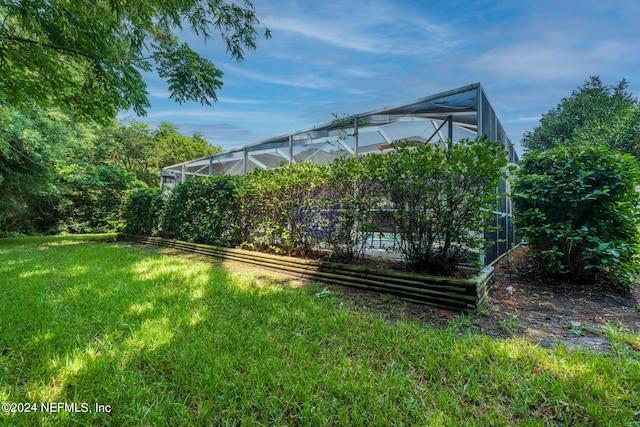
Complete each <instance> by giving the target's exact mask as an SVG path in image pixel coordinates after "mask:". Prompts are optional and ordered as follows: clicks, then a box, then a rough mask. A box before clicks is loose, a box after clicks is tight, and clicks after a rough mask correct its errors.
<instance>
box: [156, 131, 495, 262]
mask: <svg viewBox="0 0 640 427" xmlns="http://www.w3.org/2000/svg"><path fill="white" fill-rule="evenodd" d="M506 166H507V160H506V154H505V151H504V147H503V146H502V145H501V144H500V143H498V142H489V141H488V140H487V138H486V137H483V138H477V139H476V140H474V141H468V140H463V141H460V142H458V143H455V144H451V146H450V147H446V148H445V147H443V146H441V145H429V144H427V145H424V144H409V143H403V144H398V145H396V146H395V147H394V149H393V150H391V151H390V152H388V153H385V154H384V155H368V156H365V157H363V158H355V157H341V158H338V159H336V160H335V161H334V162H333V163H331V164H330V165H328V166H327V165H317V164H313V163H311V162H303V163H294V164H288V165H285V166H283V167H281V168H280V169H269V170H254V171H252V172H251V173H249V174H247V175H246V176H244V177H241V178H238V179H237V181H235V180H232V178H229V177H227V178H224V177H217V178H210V179H209V180H208V181H207V180H206V179H205V180H204V181H202V180H200V179H193V180H188V181H186V182H185V183H182V184H179V185H178V186H176V187H175V188H174V190H173V193H172V195H171V197H170V199H169V202H168V204H167V207H166V211H165V213H164V217H163V218H164V219H163V228H164V230H163V232H164V233H165V234H166V235H167V236H168V237H172V238H177V239H183V240H188V241H199V242H207V243H214V244H217V245H221V246H235V245H237V244H238V243H240V244H241V245H243V246H245V247H250V248H257V249H269V250H272V251H275V252H281V253H287V254H303V255H304V254H307V253H309V251H311V250H312V249H317V248H321V249H324V248H326V249H330V250H331V251H332V256H333V257H334V258H336V259H339V260H343V261H349V260H351V259H353V258H354V257H357V256H361V255H363V254H364V251H365V249H366V243H367V239H368V238H369V237H370V235H371V233H373V232H376V231H380V230H381V229H382V228H381V226H383V225H386V226H387V227H391V228H392V229H393V231H394V232H395V231H396V230H397V231H398V232H399V233H400V234H401V236H402V242H403V243H402V244H403V246H402V248H401V249H402V251H403V254H404V256H405V260H406V261H407V263H408V266H409V267H410V268H411V269H414V270H420V271H428V272H431V273H442V274H449V273H451V271H452V270H453V269H454V268H455V266H456V265H457V264H458V263H460V262H461V261H465V260H467V259H468V255H472V256H473V254H475V255H477V252H478V251H480V250H482V249H484V239H483V235H482V232H483V231H484V229H485V225H484V223H485V220H486V219H487V217H488V214H489V213H490V212H491V211H492V210H493V209H492V208H493V206H494V204H495V202H496V199H497V197H498V196H497V194H496V187H497V186H498V184H499V182H500V179H501V178H502V177H504V173H505V167H506ZM212 180H216V181H212ZM225 180H226V181H225ZM214 182H215V183H220V185H221V187H217V185H218V184H213V183H214ZM223 182H224V185H223V184H222V183H223ZM231 182H233V185H231V186H230V187H227V186H226V185H228V184H229V183H231ZM221 189H224V190H223V194H222V195H220V193H219V192H220V191H221ZM216 209H220V211H219V212H218V211H216ZM222 212H225V214H224V215H223V216H225V218H227V221H228V222H225V221H224V220H223V218H222V217H221V215H222V214H221V213H222ZM233 218H235V221H236V222H235V224H236V226H237V227H236V228H234V229H233V230H230V229H228V227H229V226H230V225H229V224H232V223H233V220H232V219H233ZM207 227H210V228H209V229H207ZM225 230H226V231H225ZM236 232H237V233H236ZM225 236H227V238H226V240H225Z"/></svg>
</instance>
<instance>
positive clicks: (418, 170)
mask: <svg viewBox="0 0 640 427" xmlns="http://www.w3.org/2000/svg"><path fill="white" fill-rule="evenodd" d="M506 166H507V159H506V152H505V150H504V147H503V146H502V145H501V144H500V143H498V142H492V141H488V140H487V138H486V137H481V138H477V139H475V140H473V141H469V140H462V141H460V142H457V143H454V144H451V146H450V147H444V146H442V145H431V144H428V145H424V144H408V143H407V144H399V145H397V146H396V147H395V148H394V150H393V151H391V152H390V153H388V154H386V155H384V156H375V157H372V171H371V172H370V173H372V177H375V178H374V179H378V180H379V181H380V185H381V186H380V191H381V192H382V195H383V197H384V199H386V200H387V203H388V208H389V209H386V210H385V211H384V212H386V214H387V215H388V216H389V221H390V222H391V223H393V224H395V225H396V226H397V228H398V230H399V232H400V233H401V234H402V240H403V247H402V251H403V253H404V256H405V260H406V262H407V263H408V264H409V265H410V266H411V267H412V268H413V269H414V270H419V271H428V272H433V273H445V274H446V273H450V272H451V270H452V269H453V268H455V266H456V264H458V263H459V262H460V261H461V260H462V259H463V258H465V257H466V255H468V254H469V253H470V252H472V251H474V250H475V251H477V250H481V249H483V248H484V238H483V236H482V234H481V233H480V231H482V230H483V229H484V228H485V227H484V223H485V221H486V219H487V214H488V213H489V212H490V211H492V210H493V209H492V208H493V206H494V205H495V202H496V200H497V197H498V196H497V194H496V187H498V185H499V182H500V178H501V177H503V176H504V171H505V167H506ZM381 207H384V206H381Z"/></svg>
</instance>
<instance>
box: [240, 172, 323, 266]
mask: <svg viewBox="0 0 640 427" xmlns="http://www.w3.org/2000/svg"><path fill="white" fill-rule="evenodd" d="M327 174H328V166H326V165H315V164H312V163H310V162H302V163H294V164H289V165H286V166H284V167H282V168H280V169H270V170H256V171H253V172H251V173H249V174H248V175H247V176H245V177H244V178H243V180H242V186H241V187H240V192H239V194H240V204H241V205H242V214H243V232H242V235H243V240H244V242H243V243H244V244H245V245H246V246H249V247H252V246H253V247H255V246H258V247H260V246H268V247H269V248H270V249H272V250H275V251H277V252H285V253H300V254H304V253H306V252H308V251H309V249H310V248H312V247H313V246H314V245H315V244H316V243H317V242H318V238H319V235H318V233H316V232H315V230H316V229H317V227H318V224H317V223H316V222H315V221H316V219H317V217H316V216H315V213H316V212H317V209H318V208H319V207H320V206H321V204H322V196H321V194H322V189H323V188H324V187H325V185H326V180H327Z"/></svg>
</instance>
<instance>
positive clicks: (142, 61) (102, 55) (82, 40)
mask: <svg viewBox="0 0 640 427" xmlns="http://www.w3.org/2000/svg"><path fill="white" fill-rule="evenodd" d="M257 25H259V20H258V18H257V17H256V15H255V10H254V6H253V4H252V3H251V2H250V1H249V0H243V1H241V2H234V1H228V2H227V1H224V0H215V1H211V0H180V1H177V0H170V1H153V2H138V1H136V2H122V1H117V0H94V1H61V0H51V1H45V0H23V1H13V0H0V75H1V76H2V77H1V78H0V96H1V97H2V98H4V99H8V100H10V102H11V104H12V105H13V106H24V105H27V104H28V103H30V102H35V103H37V104H38V105H40V106H44V107H50V106H59V107H64V108H67V109H69V110H70V111H74V112H75V113H76V114H77V115H78V116H79V117H81V118H85V119H91V120H97V121H101V122H103V123H104V122H108V121H109V120H110V119H112V118H114V117H115V114H116V113H117V111H119V110H128V109H133V110H134V111H135V112H136V113H137V114H144V112H145V109H146V108H147V107H148V106H149V101H148V98H147V91H146V85H145V83H144V81H143V78H142V74H141V73H142V72H149V71H152V70H153V69H154V68H155V71H156V72H157V74H158V75H159V76H160V77H161V78H163V79H165V80H166V81H167V83H168V86H169V91H170V94H171V95H170V97H171V98H172V99H174V100H175V101H177V102H180V103H182V102H185V101H189V100H193V101H198V102H201V103H202V104H205V105H210V104H211V102H215V101H216V100H217V97H216V91H217V90H218V89H219V88H220V87H221V86H222V81H221V80H220V78H221V77H222V71H220V70H219V69H218V68H217V67H216V66H215V65H214V64H213V63H212V62H211V61H209V60H208V59H205V58H202V57H201V56H200V55H198V54H197V53H196V52H194V51H193V50H192V49H191V48H190V47H189V46H188V45H187V44H185V43H180V41H179V39H178V37H176V36H175V33H178V32H181V31H183V30H189V31H190V32H191V33H193V34H195V35H196V36H197V37H198V38H200V39H202V40H204V41H205V42H206V41H209V40H211V39H213V37H214V34H213V33H214V32H215V33H217V35H218V36H219V37H220V39H221V40H222V41H223V42H224V43H225V44H226V47H227V52H228V53H229V55H230V56H231V57H232V58H234V59H236V60H242V59H243V58H244V55H245V50H254V49H255V48H256V36H257V31H256V29H255V28H256V26H257ZM265 36H266V37H269V32H268V30H265Z"/></svg>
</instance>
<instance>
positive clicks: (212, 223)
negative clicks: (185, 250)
mask: <svg viewBox="0 0 640 427" xmlns="http://www.w3.org/2000/svg"><path fill="white" fill-rule="evenodd" d="M237 186H238V182H237V178H235V177H231V176H228V175H222V176H211V177H206V178H201V179H191V180H188V181H185V182H183V183H181V184H179V185H177V186H176V187H175V188H174V189H173V191H172V192H171V194H170V195H169V198H168V200H167V204H166V209H165V210H164V213H163V215H162V221H161V224H162V234H163V235H164V236H166V237H170V238H175V239H182V240H186V241H189V242H200V243H207V244H211V245H218V246H235V245H236V244H237V243H238V239H239V228H240V226H239V224H240V205H239V204H238V198H237V197H236V191H237Z"/></svg>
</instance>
